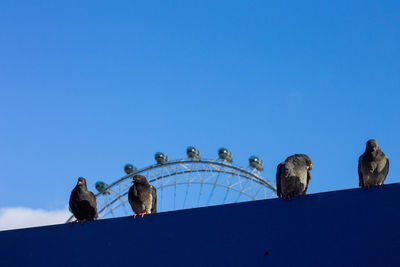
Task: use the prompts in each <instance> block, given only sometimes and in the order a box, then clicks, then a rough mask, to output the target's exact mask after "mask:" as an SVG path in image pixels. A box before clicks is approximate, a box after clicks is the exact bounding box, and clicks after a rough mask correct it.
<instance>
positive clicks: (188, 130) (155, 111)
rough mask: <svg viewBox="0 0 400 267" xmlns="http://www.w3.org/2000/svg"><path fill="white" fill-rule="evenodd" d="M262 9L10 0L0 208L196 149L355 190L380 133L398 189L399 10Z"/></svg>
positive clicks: (334, 6) (352, 4)
mask: <svg viewBox="0 0 400 267" xmlns="http://www.w3.org/2000/svg"><path fill="white" fill-rule="evenodd" d="M56 2H57V3H56ZM269 2H271V1H132V0H129V1H114V2H110V1H91V2H90V1H19V2H18V3H17V2H15V1H7V0H3V1H1V2H0V90H1V91H0V92H1V94H0V207H13V206H24V207H31V208H44V209H61V208H64V207H66V206H67V203H68V198H69V194H70V191H71V189H72V188H73V187H74V185H75V183H76V179H77V177H79V176H84V177H86V178H87V179H88V182H89V188H90V189H91V190H94V182H95V181H97V180H99V179H102V180H104V181H107V182H112V181H113V180H115V179H116V178H119V177H121V176H122V175H123V171H122V167H123V165H124V164H125V163H127V162H132V163H134V164H135V165H136V166H137V167H145V166H147V165H149V164H152V163H153V162H154V160H153V155H154V153H155V152H156V151H163V152H165V153H167V154H168V156H169V158H170V159H175V158H182V157H184V156H185V148H186V147H187V146H188V145H194V146H196V147H198V148H199V150H200V151H201V152H202V155H203V156H204V157H207V158H216V157H217V150H218V148H219V147H221V146H225V147H228V148H229V149H231V151H232V152H233V154H234V158H235V162H236V163H237V164H239V165H247V164H248V161H247V160H248V157H249V156H250V155H252V154H255V155H258V156H259V157H260V158H262V159H263V160H264V162H265V171H264V172H263V174H264V176H266V177H268V178H270V179H272V180H274V177H275V169H276V165H277V164H278V163H279V162H281V161H283V160H284V159H285V158H286V157H287V156H289V155H291V154H294V153H305V154H308V155H309V156H310V157H311V158H312V159H313V161H314V170H313V171H312V172H311V175H312V181H311V185H310V187H309V192H310V193H315V192H322V191H330V190H338V189H345V188H353V187H357V186H358V176H357V161H358V156H359V155H360V154H361V153H362V152H363V151H364V147H365V142H366V141H367V140H368V139H369V138H375V139H376V140H377V141H378V143H379V145H380V146H381V148H382V150H383V151H384V152H385V153H386V155H387V156H388V157H389V159H390V163H391V165H390V171H389V175H388V179H387V183H394V182H400V168H399V165H400V145H399V132H400V119H399V115H400V111H399V109H400V93H399V90H400V53H399V52H400V16H399V14H400V4H399V2H398V1H329V2H328V1H277V2H275V3H269Z"/></svg>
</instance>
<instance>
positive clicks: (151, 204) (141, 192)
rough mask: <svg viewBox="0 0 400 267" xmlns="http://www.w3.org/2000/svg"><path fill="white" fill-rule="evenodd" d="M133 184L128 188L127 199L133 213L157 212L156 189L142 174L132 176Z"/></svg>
mask: <svg viewBox="0 0 400 267" xmlns="http://www.w3.org/2000/svg"><path fill="white" fill-rule="evenodd" d="M132 179H133V181H132V183H133V185H132V186H131V188H129V193H128V200H129V204H131V207H132V210H133V211H134V212H135V215H136V214H138V215H142V216H143V215H144V214H149V213H156V212H157V191H156V188H155V187H154V186H152V185H150V184H149V182H148V181H147V179H146V177H144V176H143V175H139V174H137V175H135V176H133V177H132Z"/></svg>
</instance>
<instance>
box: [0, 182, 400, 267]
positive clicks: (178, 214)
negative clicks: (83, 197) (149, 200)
mask: <svg viewBox="0 0 400 267" xmlns="http://www.w3.org/2000/svg"><path fill="white" fill-rule="evenodd" d="M399 204H400V184H392V185H385V186H382V187H379V188H372V189H371V190H370V191H366V190H362V189H351V190H344V191H335V192H328V193H320V194H313V195H308V196H304V197H298V198H295V199H292V200H290V201H284V200H281V199H272V200H261V201H253V202H245V203H239V204H230V205H222V206H215V207H207V208H199V209H191V210H182V211H175V212H165V213H159V214H154V215H147V216H145V217H144V218H143V219H142V218H136V219H133V217H123V218H117V219H106V220H100V221H96V222H89V223H85V224H83V225H81V224H78V223H76V224H73V225H68V224H65V225H54V226H46V227H38V228H30V229H21V230H12V231H3V232H0V244H1V247H0V266H94V265H97V266H168V265H169V266H206V265H207V266H210V265H214V266H216V265H226V266H400V212H399V211H400V209H399ZM266 251H268V252H269V254H268V255H267V256H264V254H265V252H266ZM128 262H131V263H132V264H131V265H128Z"/></svg>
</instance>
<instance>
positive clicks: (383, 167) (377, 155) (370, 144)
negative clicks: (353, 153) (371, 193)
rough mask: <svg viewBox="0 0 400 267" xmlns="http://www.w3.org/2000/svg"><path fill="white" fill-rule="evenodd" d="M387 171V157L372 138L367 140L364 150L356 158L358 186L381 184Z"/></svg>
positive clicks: (367, 186)
mask: <svg viewBox="0 0 400 267" xmlns="http://www.w3.org/2000/svg"><path fill="white" fill-rule="evenodd" d="M388 172H389V159H388V158H387V157H386V155H385V154H384V153H383V152H382V150H381V149H380V148H379V146H378V143H377V142H376V141H375V140H374V139H371V140H368V141H367V145H366V147H365V152H364V153H363V154H362V155H361V156H360V157H359V159H358V178H359V184H358V185H359V186H361V187H366V188H369V187H371V186H376V185H383V182H384V181H385V179H386V176H387V174H388Z"/></svg>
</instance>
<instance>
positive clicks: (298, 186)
mask: <svg viewBox="0 0 400 267" xmlns="http://www.w3.org/2000/svg"><path fill="white" fill-rule="evenodd" d="M312 168H313V163H312V161H311V159H310V157H308V156H307V155H304V154H295V155H293V156H290V157H288V158H287V159H286V160H285V161H284V162H282V163H280V164H279V165H278V167H277V170H276V187H277V195H278V197H283V198H290V197H295V196H301V195H305V194H306V191H307V188H308V183H309V182H310V179H311V176H310V170H312Z"/></svg>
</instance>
